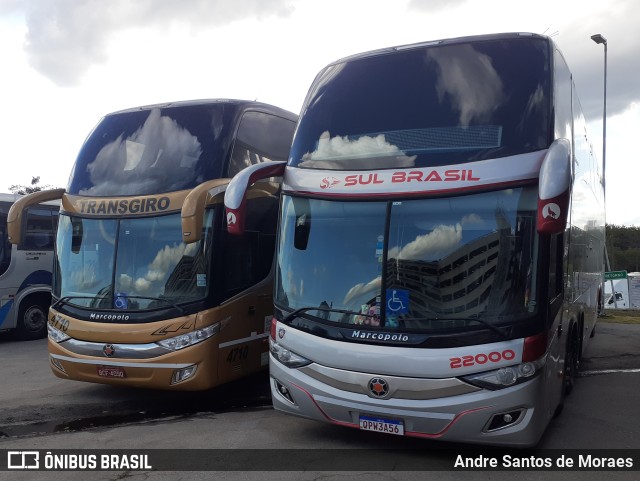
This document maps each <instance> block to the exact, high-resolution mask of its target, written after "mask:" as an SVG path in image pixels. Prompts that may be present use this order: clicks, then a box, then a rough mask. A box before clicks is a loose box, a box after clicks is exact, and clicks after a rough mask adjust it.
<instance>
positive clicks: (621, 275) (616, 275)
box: [604, 271, 627, 281]
mask: <svg viewBox="0 0 640 481" xmlns="http://www.w3.org/2000/svg"><path fill="white" fill-rule="evenodd" d="M626 278H627V271H611V272H605V273H604V280H605V281H611V280H615V279H626Z"/></svg>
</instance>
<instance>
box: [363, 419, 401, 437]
mask: <svg viewBox="0 0 640 481" xmlns="http://www.w3.org/2000/svg"><path fill="white" fill-rule="evenodd" d="M360 429H362V430H363V431H375V432H377V433H388V434H397V435H398V436H403V435H404V424H402V421H396V420H395V419H382V418H375V417H371V416H360Z"/></svg>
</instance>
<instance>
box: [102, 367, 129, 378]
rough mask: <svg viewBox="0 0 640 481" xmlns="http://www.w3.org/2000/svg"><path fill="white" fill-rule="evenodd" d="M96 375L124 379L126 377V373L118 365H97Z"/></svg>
mask: <svg viewBox="0 0 640 481" xmlns="http://www.w3.org/2000/svg"><path fill="white" fill-rule="evenodd" d="M98 376H101V377H115V378H120V379H124V378H125V377H127V373H126V372H124V369H123V368H121V367H118V366H98Z"/></svg>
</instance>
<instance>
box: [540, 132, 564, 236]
mask: <svg viewBox="0 0 640 481" xmlns="http://www.w3.org/2000/svg"><path fill="white" fill-rule="evenodd" d="M570 187H571V144H570V143H569V141H568V140H567V139H558V140H556V141H555V142H553V143H552V144H551V146H550V147H549V150H548V151H547V154H546V155H545V156H544V159H543V160H542V166H541V167H540V182H539V188H538V215H537V217H538V219H537V223H536V225H537V230H538V233H540V234H559V233H561V232H564V230H565V229H566V227H567V215H568V213H569V202H570V200H571V199H570V192H571V189H570Z"/></svg>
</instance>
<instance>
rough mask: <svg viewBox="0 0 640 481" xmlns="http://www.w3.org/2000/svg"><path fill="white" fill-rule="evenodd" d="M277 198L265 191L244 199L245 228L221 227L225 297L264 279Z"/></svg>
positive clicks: (270, 257)
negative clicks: (230, 230)
mask: <svg viewBox="0 0 640 481" xmlns="http://www.w3.org/2000/svg"><path fill="white" fill-rule="evenodd" d="M277 219H278V198H277V197H276V196H274V195H266V196H262V197H257V198H254V199H248V200H247V224H246V229H245V232H244V233H243V234H242V235H240V236H238V235H232V234H229V233H228V232H226V231H224V233H223V238H224V242H223V252H222V256H223V258H224V272H225V275H224V292H225V296H224V297H225V299H228V298H230V297H232V296H234V295H236V294H238V293H239V292H242V291H243V290H245V289H247V288H249V287H251V286H253V285H255V284H257V283H258V282H260V281H262V280H263V279H265V278H266V277H267V276H268V275H269V272H270V271H271V266H272V264H273V256H274V253H275V246H276V243H275V239H276V224H277Z"/></svg>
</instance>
